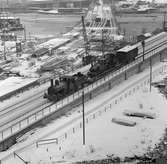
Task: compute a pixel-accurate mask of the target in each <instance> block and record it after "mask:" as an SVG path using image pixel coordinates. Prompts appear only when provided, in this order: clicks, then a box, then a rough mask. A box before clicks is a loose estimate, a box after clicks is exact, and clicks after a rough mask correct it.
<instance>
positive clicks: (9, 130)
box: [0, 44, 166, 142]
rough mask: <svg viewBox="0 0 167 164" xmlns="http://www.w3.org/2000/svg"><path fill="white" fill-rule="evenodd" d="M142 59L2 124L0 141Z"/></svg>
mask: <svg viewBox="0 0 167 164" xmlns="http://www.w3.org/2000/svg"><path fill="white" fill-rule="evenodd" d="M165 48H166V45H165V44H164V45H162V46H160V47H157V48H156V49H154V50H152V51H150V52H148V53H146V54H145V59H148V58H149V57H151V56H153V55H155V54H157V53H158V52H161V51H162V50H164V49H165ZM142 62H143V59H142V58H138V59H137V60H135V61H134V62H132V63H130V64H128V65H126V66H124V67H122V68H121V69H119V70H117V71H115V72H113V73H110V74H108V75H107V76H105V77H104V78H102V79H100V80H98V81H96V82H95V83H93V84H91V85H89V86H87V87H85V88H84V89H82V90H79V91H78V92H76V93H74V94H73V95H70V96H68V97H66V98H65V99H63V100H61V101H59V102H57V103H56V104H54V105H52V106H47V105H46V107H44V108H42V109H41V108H39V111H38V112H35V113H33V114H31V115H28V116H26V115H23V116H22V117H21V118H18V119H17V123H14V124H12V125H10V126H8V125H7V123H6V124H5V125H4V127H0V142H1V141H3V140H4V139H6V138H8V137H10V136H12V135H14V134H16V133H18V132H19V131H21V130H23V129H25V128H26V127H28V126H30V125H32V124H34V123H35V122H37V121H39V120H41V119H43V118H45V117H47V116H49V115H51V114H52V113H54V112H55V111H58V110H59V109H60V108H63V107H64V106H65V105H67V104H70V103H72V102H74V101H75V100H77V99H78V98H80V97H81V96H82V91H83V90H84V93H85V94H87V93H90V92H91V91H93V90H95V89H97V88H98V87H99V86H101V85H104V84H105V83H106V82H108V81H109V80H111V79H113V78H114V77H117V76H118V75H120V74H121V73H124V72H126V71H127V70H129V69H130V68H133V67H134V66H136V65H137V64H139V63H142ZM12 121H15V120H11V121H10V124H11V122H12Z"/></svg>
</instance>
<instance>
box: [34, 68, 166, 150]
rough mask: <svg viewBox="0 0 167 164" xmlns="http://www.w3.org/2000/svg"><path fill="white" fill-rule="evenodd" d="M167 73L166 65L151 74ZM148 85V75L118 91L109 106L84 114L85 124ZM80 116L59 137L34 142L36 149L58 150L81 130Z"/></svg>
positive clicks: (153, 75)
mask: <svg viewBox="0 0 167 164" xmlns="http://www.w3.org/2000/svg"><path fill="white" fill-rule="evenodd" d="M165 72H167V65H165V66H162V67H161V68H158V69H157V70H155V71H154V72H153V74H152V77H153V79H155V77H156V76H157V75H159V74H160V73H165ZM149 85H150V78H149V76H148V75H146V76H144V77H143V78H142V79H140V80H139V81H138V82H137V83H136V82H135V83H134V84H133V85H130V87H127V88H125V89H124V90H122V91H120V92H119V93H117V94H116V95H115V96H114V97H113V98H112V99H111V102H110V103H109V104H107V105H106V106H105V107H103V108H101V109H100V110H99V108H98V109H97V108H95V109H94V110H93V111H89V112H87V113H85V116H86V117H85V123H86V124H89V123H90V122H91V121H93V120H95V119H97V118H98V117H100V116H101V115H103V114H104V113H106V112H108V111H110V110H111V109H113V107H114V106H115V105H118V104H119V103H120V102H122V101H123V100H125V99H127V98H129V97H130V96H132V95H134V94H135V93H136V92H138V91H139V90H141V89H143V88H145V87H147V86H149ZM81 120H82V116H79V117H78V118H77V120H76V121H79V123H77V124H76V125H75V126H73V127H72V128H70V129H69V130H68V131H66V132H65V133H63V134H62V135H61V136H59V137H57V138H53V139H45V140H40V141H37V142H36V147H39V146H42V145H48V144H56V145H57V146H58V147H57V148H58V149H60V147H61V144H62V143H63V142H64V141H65V140H66V139H68V137H69V136H70V135H74V134H75V133H76V132H77V131H79V130H80V129H81V128H82V125H83V124H82V121H81Z"/></svg>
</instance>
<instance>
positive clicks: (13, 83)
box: [0, 77, 37, 96]
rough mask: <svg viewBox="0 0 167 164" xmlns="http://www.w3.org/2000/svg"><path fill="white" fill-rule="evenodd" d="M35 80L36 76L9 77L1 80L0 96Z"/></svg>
mask: <svg viewBox="0 0 167 164" xmlns="http://www.w3.org/2000/svg"><path fill="white" fill-rule="evenodd" d="M36 80H37V79H36V78H23V77H9V78H7V79H5V80H3V81H0V91H1V92H0V96H3V95H5V94H8V93H10V92H12V91H14V90H17V89H19V88H21V87H24V86H26V85H28V84H30V83H32V82H34V81H36Z"/></svg>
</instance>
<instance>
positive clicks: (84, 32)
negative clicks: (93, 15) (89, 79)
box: [82, 16, 91, 65]
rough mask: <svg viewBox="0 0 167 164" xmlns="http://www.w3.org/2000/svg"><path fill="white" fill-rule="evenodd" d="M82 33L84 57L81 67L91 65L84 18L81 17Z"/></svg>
mask: <svg viewBox="0 0 167 164" xmlns="http://www.w3.org/2000/svg"><path fill="white" fill-rule="evenodd" d="M82 27H83V29H82V31H83V38H84V46H85V56H84V57H83V59H82V60H83V65H87V64H90V63H91V56H90V55H89V50H90V44H89V41H88V37H87V32H86V26H85V21H84V16H82Z"/></svg>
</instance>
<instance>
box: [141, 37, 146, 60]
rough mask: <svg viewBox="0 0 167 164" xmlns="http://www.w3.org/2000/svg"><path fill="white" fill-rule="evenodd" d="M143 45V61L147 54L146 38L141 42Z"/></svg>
mask: <svg viewBox="0 0 167 164" xmlns="http://www.w3.org/2000/svg"><path fill="white" fill-rule="evenodd" d="M141 44H142V47H143V61H144V55H145V40H143V41H142V42H141Z"/></svg>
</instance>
